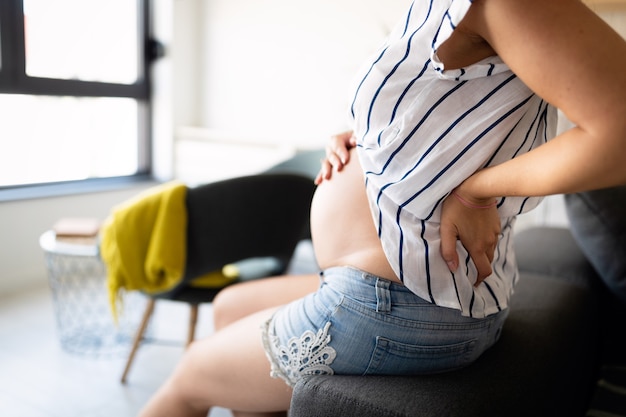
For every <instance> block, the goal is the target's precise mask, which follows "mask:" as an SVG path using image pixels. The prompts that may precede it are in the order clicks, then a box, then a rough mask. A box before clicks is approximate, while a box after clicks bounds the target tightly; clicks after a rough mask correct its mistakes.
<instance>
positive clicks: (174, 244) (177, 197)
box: [100, 182, 187, 318]
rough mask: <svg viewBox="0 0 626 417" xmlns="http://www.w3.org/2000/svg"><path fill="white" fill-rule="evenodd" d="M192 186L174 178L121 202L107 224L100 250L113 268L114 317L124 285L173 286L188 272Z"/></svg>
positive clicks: (155, 288) (147, 288)
mask: <svg viewBox="0 0 626 417" xmlns="http://www.w3.org/2000/svg"><path fill="white" fill-rule="evenodd" d="M186 192H187V187H186V186H185V185H184V184H182V183H179V182H169V183H166V184H163V185H159V186H156V187H153V188H150V189H148V190H146V191H144V192H142V193H140V194H139V195H137V196H136V197H134V198H132V199H130V200H128V201H126V202H124V203H122V204H120V205H119V206H116V207H115V208H114V209H113V211H112V213H111V215H110V216H109V217H108V219H107V220H106V221H105V223H104V225H103V227H102V229H101V241H100V255H101V257H102V259H103V261H104V263H105V264H106V267H107V275H108V276H107V283H108V290H109V301H110V303H111V309H112V311H113V315H114V317H116V318H117V309H118V307H119V306H120V302H121V297H120V296H121V290H122V289H124V290H129V291H132V290H142V291H146V292H148V293H158V292H163V291H167V290H169V289H171V288H173V287H174V286H175V285H176V284H178V283H179V282H180V280H181V278H182V276H183V274H184V272H185V271H184V269H185V259H186V252H187V248H186V233H187V210H186V208H185V195H186Z"/></svg>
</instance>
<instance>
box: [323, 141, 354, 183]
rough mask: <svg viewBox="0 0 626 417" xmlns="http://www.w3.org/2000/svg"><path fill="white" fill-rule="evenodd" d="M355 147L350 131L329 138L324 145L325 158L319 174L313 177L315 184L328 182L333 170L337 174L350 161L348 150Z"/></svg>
mask: <svg viewBox="0 0 626 417" xmlns="http://www.w3.org/2000/svg"><path fill="white" fill-rule="evenodd" d="M354 147H356V137H355V136H354V135H353V134H352V131H347V132H343V133H339V134H337V135H334V136H332V137H331V138H330V141H329V142H328V145H326V158H325V159H324V160H322V167H321V168H320V172H319V173H318V174H317V177H315V184H317V185H319V184H321V183H322V182H323V181H326V180H330V178H331V177H332V172H333V168H334V169H335V170H336V171H337V172H339V171H341V170H342V169H343V167H344V166H345V165H346V164H347V163H348V162H349V161H350V150H351V149H353V148H354Z"/></svg>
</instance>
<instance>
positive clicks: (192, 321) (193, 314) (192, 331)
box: [185, 304, 198, 347]
mask: <svg viewBox="0 0 626 417" xmlns="http://www.w3.org/2000/svg"><path fill="white" fill-rule="evenodd" d="M190 307H191V311H190V312H189V329H188V330H187V344H186V345H185V347H188V346H189V345H190V344H191V342H193V339H194V338H195V335H196V323H197V322H198V304H190Z"/></svg>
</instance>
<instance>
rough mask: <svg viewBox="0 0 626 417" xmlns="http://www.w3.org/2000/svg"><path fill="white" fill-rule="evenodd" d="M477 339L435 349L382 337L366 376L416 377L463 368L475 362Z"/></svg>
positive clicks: (377, 342)
mask: <svg viewBox="0 0 626 417" xmlns="http://www.w3.org/2000/svg"><path fill="white" fill-rule="evenodd" d="M475 346H476V340H475V339H471V340H467V341H463V342H459V343H454V344H448V345H437V346H424V345H412V344H407V343H402V342H397V341H394V340H391V339H387V338H384V337H380V336H379V337H377V338H376V347H375V348H374V352H373V353H372V356H371V358H370V362H369V365H368V367H367V370H366V371H365V375H368V374H369V375H417V374H432V373H437V372H445V371H450V370H453V369H458V368H462V367H464V366H467V365H469V364H470V363H471V362H472V361H473V360H474V355H473V354H472V352H473V351H474V347H475Z"/></svg>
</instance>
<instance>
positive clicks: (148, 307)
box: [121, 298, 156, 384]
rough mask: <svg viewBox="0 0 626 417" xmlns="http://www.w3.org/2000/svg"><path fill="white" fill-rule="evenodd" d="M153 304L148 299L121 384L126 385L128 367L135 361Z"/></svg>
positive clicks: (152, 299) (153, 301) (152, 300)
mask: <svg viewBox="0 0 626 417" xmlns="http://www.w3.org/2000/svg"><path fill="white" fill-rule="evenodd" d="M155 302H156V300H155V299H154V298H150V299H148V305H146V309H145V310H144V313H143V317H142V319H141V323H140V325H139V329H137V333H135V339H134V340H133V346H132V348H131V350H130V354H129V355H128V359H127V360H126V366H125V367H124V372H123V373H122V380H121V382H122V384H125V383H126V378H127V376H128V372H129V371H130V366H131V365H132V363H133V359H135V353H137V349H138V348H139V344H140V343H141V340H142V339H143V335H144V333H145V332H146V328H147V327H148V323H149V322H150V317H151V316H152V312H153V311H154V303H155Z"/></svg>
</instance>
